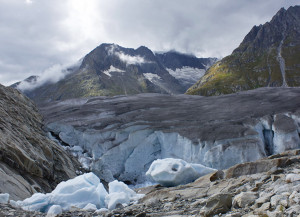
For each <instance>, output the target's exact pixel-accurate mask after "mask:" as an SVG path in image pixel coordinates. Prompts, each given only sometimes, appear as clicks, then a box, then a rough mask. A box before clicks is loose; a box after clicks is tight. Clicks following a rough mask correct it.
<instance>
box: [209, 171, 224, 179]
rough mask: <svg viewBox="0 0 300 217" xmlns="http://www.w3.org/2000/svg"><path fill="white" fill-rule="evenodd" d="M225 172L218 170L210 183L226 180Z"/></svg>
mask: <svg viewBox="0 0 300 217" xmlns="http://www.w3.org/2000/svg"><path fill="white" fill-rule="evenodd" d="M224 175H225V174H224V172H223V171H222V170H218V171H216V172H214V173H213V174H212V175H211V176H210V178H209V179H210V181H211V182H213V181H216V180H219V179H223V178H224Z"/></svg>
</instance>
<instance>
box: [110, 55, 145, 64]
mask: <svg viewBox="0 0 300 217" xmlns="http://www.w3.org/2000/svg"><path fill="white" fill-rule="evenodd" d="M115 55H117V56H118V57H119V58H120V60H121V61H123V62H125V63H126V64H127V65H131V64H133V65H136V64H138V65H141V64H143V63H148V62H147V61H146V60H145V59H144V58H143V57H141V56H130V55H127V54H124V53H123V52H116V53H115Z"/></svg>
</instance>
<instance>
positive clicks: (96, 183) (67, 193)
mask: <svg viewBox="0 0 300 217" xmlns="http://www.w3.org/2000/svg"><path fill="white" fill-rule="evenodd" d="M142 196H143V195H142V194H136V193H135V192H134V191H133V190H131V189H130V188H129V187H128V186H127V185H126V184H124V183H123V182H118V181H113V182H111V183H109V194H108V193H107V191H106V190H105V188H104V186H103V185H102V183H100V180H99V178H98V177H97V176H96V175H95V174H94V173H86V174H83V175H80V176H77V177H76V178H74V179H70V180H68V181H66V182H61V183H59V184H58V185H57V186H56V188H55V189H54V190H53V191H52V192H51V193H48V194H42V193H36V194H34V195H32V197H30V198H27V199H25V200H24V201H16V202H15V201H12V202H13V204H14V205H15V206H18V207H22V208H23V209H25V210H30V211H40V212H48V213H49V215H50V213H51V212H53V213H54V212H56V210H59V208H60V209H61V211H67V210H69V209H70V208H71V207H77V208H80V209H85V210H97V209H100V208H107V206H108V208H109V209H114V208H115V207H116V206H117V205H118V204H122V205H123V206H125V205H128V204H129V203H131V202H135V201H137V200H138V199H139V198H141V197H142ZM5 201H8V198H7V199H6V200H5ZM106 205H107V206H106Z"/></svg>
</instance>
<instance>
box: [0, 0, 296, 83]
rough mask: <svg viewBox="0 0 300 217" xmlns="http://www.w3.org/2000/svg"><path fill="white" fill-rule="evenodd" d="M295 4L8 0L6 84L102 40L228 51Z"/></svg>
mask: <svg viewBox="0 0 300 217" xmlns="http://www.w3.org/2000/svg"><path fill="white" fill-rule="evenodd" d="M293 5H300V0H263V1H262V0H251V1H249V0H212V1H209V0H51V1H50V0H0V83H1V84H3V85H10V84H12V83H14V82H16V81H20V80H23V79H25V78H27V77H28V76H30V75H41V74H45V73H47V72H49V71H51V70H52V71H53V69H56V68H57V69H59V68H63V67H64V66H67V65H70V64H72V63H75V62H77V61H78V60H79V59H81V58H82V57H84V56H85V55H86V54H87V53H89V52H90V51H91V50H93V49H94V48H95V47H97V46H98V45H100V44H101V43H115V44H119V45H121V46H123V47H128V48H129V47H130V48H138V47H139V46H141V45H144V46H147V47H148V48H150V49H151V50H153V51H168V50H177V51H179V52H183V53H189V54H194V55H196V56H197V57H218V58H221V57H224V56H226V55H229V54H230V53H231V52H232V51H233V49H235V48H236V47H237V46H238V45H239V44H240V43H241V42H242V40H243V38H244V37H245V35H246V34H247V33H248V32H249V31H250V30H251V28H252V27H253V26H254V25H259V24H264V23H265V22H267V21H270V20H271V18H272V17H273V15H275V13H276V12H277V11H278V10H279V9H280V8H281V7H285V8H286V9H287V8H288V7H289V6H293ZM49 69H51V70H49Z"/></svg>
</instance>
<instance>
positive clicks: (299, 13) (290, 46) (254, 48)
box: [187, 6, 300, 96]
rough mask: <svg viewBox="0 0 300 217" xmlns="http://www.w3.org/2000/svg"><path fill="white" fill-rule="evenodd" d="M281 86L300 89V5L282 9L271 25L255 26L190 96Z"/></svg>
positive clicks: (210, 71)
mask: <svg viewBox="0 0 300 217" xmlns="http://www.w3.org/2000/svg"><path fill="white" fill-rule="evenodd" d="M279 86H289V87H295V86H300V6H295V7H290V8H289V9H288V10H285V9H283V8H282V9H280V10H279V11H278V13H277V14H276V15H275V16H274V17H273V18H272V20H271V21H270V22H267V23H265V24H264V25H260V26H254V27H253V28H252V30H251V31H250V32H249V33H248V34H247V35H246V37H245V38H244V40H243V42H242V43H241V44H240V46H239V47H238V48H237V49H235V50H234V51H233V52H232V54H231V55H229V56H227V57H225V58H223V59H222V60H221V61H219V62H217V63H216V64H214V65H213V66H212V67H211V68H210V69H209V70H208V71H207V73H206V74H205V75H204V76H203V77H202V78H201V79H200V80H199V81H198V82H197V83H196V84H195V85H193V86H192V87H191V88H190V89H188V91H187V93H188V94H196V95H206V96H210V95H220V94H228V93H233V92H238V91H242V90H249V89H255V88H258V87H279Z"/></svg>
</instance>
